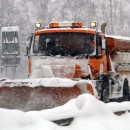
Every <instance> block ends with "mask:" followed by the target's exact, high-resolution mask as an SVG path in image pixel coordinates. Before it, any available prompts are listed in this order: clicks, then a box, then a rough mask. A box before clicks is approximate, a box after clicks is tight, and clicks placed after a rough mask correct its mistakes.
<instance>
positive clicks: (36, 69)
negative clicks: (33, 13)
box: [0, 22, 130, 111]
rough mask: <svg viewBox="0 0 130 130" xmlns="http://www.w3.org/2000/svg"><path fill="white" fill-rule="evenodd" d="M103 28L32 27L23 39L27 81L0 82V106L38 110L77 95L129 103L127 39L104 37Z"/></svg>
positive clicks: (71, 25)
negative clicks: (26, 59) (34, 29)
mask: <svg viewBox="0 0 130 130" xmlns="http://www.w3.org/2000/svg"><path fill="white" fill-rule="evenodd" d="M104 25H105V24H103V25H102V29H101V30H102V31H98V29H97V28H98V27H97V23H96V22H91V26H90V27H85V26H83V24H82V23H80V22H73V23H70V22H63V23H61V22H60V23H50V25H49V26H47V27H45V28H41V24H40V23H36V31H35V32H34V33H33V34H32V35H30V36H29V37H28V40H27V56H28V76H29V79H23V80H18V79H16V80H5V81H0V107H2V108H10V109H20V110H23V111H30V110H42V109H47V108H53V107H55V106H59V105H63V104H64V103H66V102H67V101H69V100H70V99H72V98H75V97H77V96H78V95H80V94H82V93H90V94H92V95H94V96H95V97H96V98H98V99H100V100H102V101H104V102H109V100H110V99H117V98H124V99H125V100H129V94H130V87H129V86H130V85H129V74H130V39H129V38H124V37H115V36H108V35H105V34H104V30H105V26H104Z"/></svg>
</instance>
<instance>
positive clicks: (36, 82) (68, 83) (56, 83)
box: [0, 78, 78, 87]
mask: <svg viewBox="0 0 130 130" xmlns="http://www.w3.org/2000/svg"><path fill="white" fill-rule="evenodd" d="M77 82H78V81H73V80H71V79H67V78H39V79H16V80H6V81H5V82H0V86H1V87H2V86H9V87H13V86H19V87H20V86H28V87H37V86H44V87H73V86H75V85H76V84H77ZM4 83H5V84H4ZM3 84H4V85H3Z"/></svg>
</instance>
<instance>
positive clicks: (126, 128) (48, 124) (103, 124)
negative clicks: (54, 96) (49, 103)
mask: <svg viewBox="0 0 130 130" xmlns="http://www.w3.org/2000/svg"><path fill="white" fill-rule="evenodd" d="M114 104H115V105H116V104H117V103H113V105H111V103H110V105H109V103H108V104H105V103H103V102H101V101H98V100H97V99H96V98H95V97H93V96H91V95H89V94H83V95H80V96H79V97H78V98H77V99H73V100H71V101H69V102H68V103H67V104H65V105H63V106H60V107H57V108H53V109H49V110H43V111H30V112H26V113H25V112H22V111H18V110H7V109H0V130H83V129H85V130H130V125H129V122H130V114H129V113H128V112H126V113H125V114H124V115H122V116H116V115H114V114H113V112H112V111H113V108H114V107H115V106H114ZM126 104H127V107H128V109H130V103H129V102H126ZM120 106H121V108H122V103H120V104H118V107H120ZM69 117H74V120H73V122H72V123H71V124H70V125H69V126H59V125H57V124H55V123H53V122H52V120H57V119H63V118H69Z"/></svg>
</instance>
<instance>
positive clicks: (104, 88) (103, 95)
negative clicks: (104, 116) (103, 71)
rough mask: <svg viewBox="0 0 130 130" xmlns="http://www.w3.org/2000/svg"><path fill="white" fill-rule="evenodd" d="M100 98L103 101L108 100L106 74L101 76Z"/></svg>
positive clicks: (106, 101)
mask: <svg viewBox="0 0 130 130" xmlns="http://www.w3.org/2000/svg"><path fill="white" fill-rule="evenodd" d="M101 100H102V101H103V102H105V103H108V102H109V79H108V77H107V76H104V78H103V83H102V93H101Z"/></svg>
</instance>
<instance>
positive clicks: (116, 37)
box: [105, 35, 130, 41]
mask: <svg viewBox="0 0 130 130" xmlns="http://www.w3.org/2000/svg"><path fill="white" fill-rule="evenodd" d="M105 36H106V37H107V38H114V39H117V40H128V41H130V37H125V36H119V35H118V36H115V35H105Z"/></svg>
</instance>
